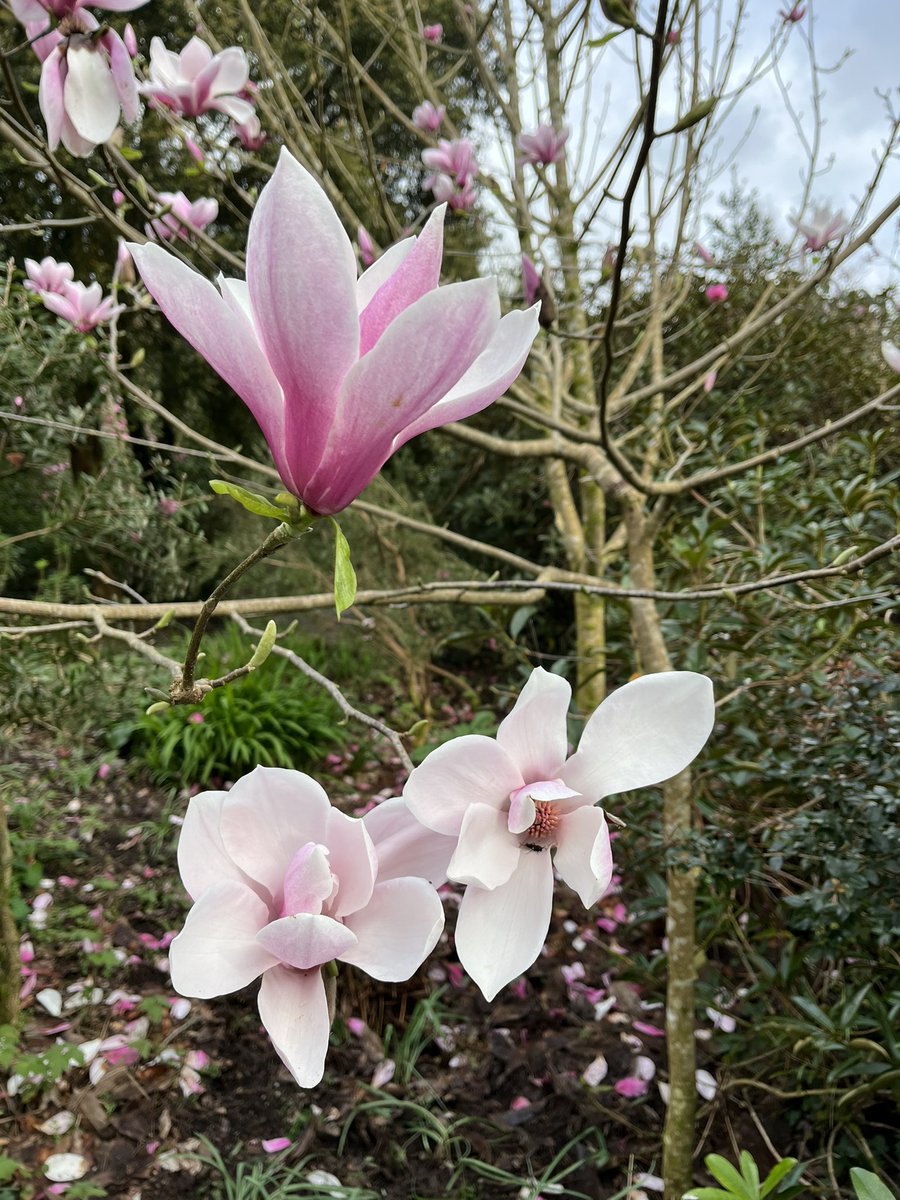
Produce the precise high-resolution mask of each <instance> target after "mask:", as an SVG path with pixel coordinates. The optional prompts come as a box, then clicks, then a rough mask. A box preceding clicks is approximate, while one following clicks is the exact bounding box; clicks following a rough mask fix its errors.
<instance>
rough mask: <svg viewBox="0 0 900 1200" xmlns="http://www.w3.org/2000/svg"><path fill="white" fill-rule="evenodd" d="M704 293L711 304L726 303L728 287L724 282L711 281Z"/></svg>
mask: <svg viewBox="0 0 900 1200" xmlns="http://www.w3.org/2000/svg"><path fill="white" fill-rule="evenodd" d="M704 295H705V296H706V299H707V300H708V301H709V303H710V304H724V303H725V301H726V300H727V299H728V288H727V287H726V286H725V284H724V283H711V284H710V285H709V287H708V288H707V289H706V291H705V292H704Z"/></svg>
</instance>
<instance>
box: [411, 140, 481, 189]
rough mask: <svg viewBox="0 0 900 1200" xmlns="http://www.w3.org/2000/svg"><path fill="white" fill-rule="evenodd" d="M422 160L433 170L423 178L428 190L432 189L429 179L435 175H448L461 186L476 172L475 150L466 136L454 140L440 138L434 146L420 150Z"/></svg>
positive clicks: (472, 177) (473, 176)
mask: <svg viewBox="0 0 900 1200" xmlns="http://www.w3.org/2000/svg"><path fill="white" fill-rule="evenodd" d="M422 162H423V163H424V164H425V166H426V167H430V168H431V170H432V171H433V172H434V175H432V176H429V178H428V179H426V180H425V187H426V188H428V189H429V190H432V184H431V180H432V179H433V178H434V176H435V175H439V174H443V175H449V176H450V178H451V179H453V180H454V181H455V182H456V183H457V184H459V186H460V187H463V186H465V184H466V183H468V182H469V180H470V179H474V178H475V176H476V175H477V174H478V163H477V162H476V161H475V151H474V149H473V147H472V143H471V142H470V141H469V139H468V138H456V139H455V140H454V141H448V140H447V139H446V138H441V140H440V141H439V142H438V144H437V145H436V146H429V147H428V149H427V150H423V151H422Z"/></svg>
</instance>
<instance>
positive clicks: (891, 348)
mask: <svg viewBox="0 0 900 1200" xmlns="http://www.w3.org/2000/svg"><path fill="white" fill-rule="evenodd" d="M45 261H46V260H45ZM881 353H882V357H883V358H884V361H885V362H886V363H887V365H888V366H889V367H890V368H891V370H892V371H900V346H895V345H894V343H893V342H882V343H881Z"/></svg>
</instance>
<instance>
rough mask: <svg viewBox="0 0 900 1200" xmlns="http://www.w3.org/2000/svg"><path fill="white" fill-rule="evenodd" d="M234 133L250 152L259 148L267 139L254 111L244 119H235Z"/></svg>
mask: <svg viewBox="0 0 900 1200" xmlns="http://www.w3.org/2000/svg"><path fill="white" fill-rule="evenodd" d="M234 133H235V136H236V137H237V139H238V141H239V142H240V143H241V145H242V146H243V147H244V149H245V150H249V151H250V152H251V153H252V152H254V151H256V150H260V149H261V148H262V147H263V146H264V145H265V144H266V142H267V141H268V138H267V136H266V134H265V133H263V128H262V125H261V124H260V121H259V117H258V116H257V115H256V113H253V114H252V115H251V116H249V117H248V118H247V120H246V121H235V123H234Z"/></svg>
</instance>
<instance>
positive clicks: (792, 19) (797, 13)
mask: <svg viewBox="0 0 900 1200" xmlns="http://www.w3.org/2000/svg"><path fill="white" fill-rule="evenodd" d="M778 15H779V16H780V17H781V19H782V21H783V22H784V24H785V25H796V24H797V22H798V21H802V20H803V18H804V17H805V16H806V8H805V6H804V5H802V4H795V5H794V7H793V8H789V9H784V8H782V9H780V10H779V13H778Z"/></svg>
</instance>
